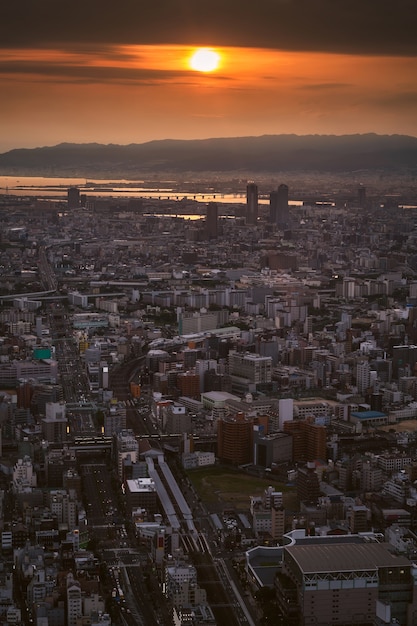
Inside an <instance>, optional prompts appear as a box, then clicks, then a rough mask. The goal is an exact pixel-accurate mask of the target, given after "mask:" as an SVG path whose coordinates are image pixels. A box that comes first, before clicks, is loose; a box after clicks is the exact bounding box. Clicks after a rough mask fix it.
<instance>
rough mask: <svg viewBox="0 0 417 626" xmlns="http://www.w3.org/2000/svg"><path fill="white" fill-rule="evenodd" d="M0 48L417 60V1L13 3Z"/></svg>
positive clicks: (5, 9) (1, 21)
mask: <svg viewBox="0 0 417 626" xmlns="http://www.w3.org/2000/svg"><path fill="white" fill-rule="evenodd" d="M2 5H3V6H2V8H1V9H0V46H1V47H3V48H7V47H31V46H39V47H43V46H49V45H52V44H56V43H61V44H66V43H74V42H80V43H85V44H100V43H114V44H154V43H157V44H164V43H172V44H193V45H194V44H196V45H217V46H255V47H258V46H259V47H264V48H277V49H286V50H310V51H333V52H344V53H364V54H391V55H411V56H416V55H417V37H416V36H415V33H416V32H417V7H416V2H415V0H396V1H394V0H379V1H376V0H257V1H256V2H254V1H253V0H154V1H153V2H146V1H145V0H119V1H118V2H114V0H71V1H70V2H67V1H66V0H13V1H6V0H5V1H4V2H3V3H2Z"/></svg>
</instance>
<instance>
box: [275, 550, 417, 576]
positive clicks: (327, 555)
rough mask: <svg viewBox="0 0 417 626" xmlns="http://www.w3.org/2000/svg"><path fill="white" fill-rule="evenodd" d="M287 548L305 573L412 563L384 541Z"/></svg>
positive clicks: (344, 570) (370, 568)
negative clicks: (394, 552)
mask: <svg viewBox="0 0 417 626" xmlns="http://www.w3.org/2000/svg"><path fill="white" fill-rule="evenodd" d="M286 550H287V551H288V552H289V553H290V554H291V556H292V557H293V559H294V560H295V561H296V563H297V564H298V566H299V568H300V570H301V571H302V572H303V573H304V574H314V573H319V572H350V571H353V570H375V569H378V568H379V567H390V566H391V567H400V566H404V567H407V566H409V565H410V561H409V560H408V559H407V558H406V557H403V556H396V555H394V554H392V552H390V551H389V550H388V547H387V544H382V543H336V544H333V543H332V544H331V545H326V544H325V543H322V544H319V545H311V544H310V545H299V544H296V545H294V546H288V547H287V548H286Z"/></svg>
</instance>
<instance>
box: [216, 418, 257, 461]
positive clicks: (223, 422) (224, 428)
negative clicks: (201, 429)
mask: <svg viewBox="0 0 417 626" xmlns="http://www.w3.org/2000/svg"><path fill="white" fill-rule="evenodd" d="M252 431H253V417H246V416H245V415H244V414H243V413H237V414H236V415H234V416H227V417H224V418H223V419H220V420H219V421H218V424H217V456H218V457H219V459H220V460H221V461H222V462H224V463H231V464H232V465H243V464H245V463H250V462H251V461H252Z"/></svg>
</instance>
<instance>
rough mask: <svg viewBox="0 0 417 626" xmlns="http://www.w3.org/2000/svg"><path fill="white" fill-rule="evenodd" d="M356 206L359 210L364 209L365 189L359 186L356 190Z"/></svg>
mask: <svg viewBox="0 0 417 626" xmlns="http://www.w3.org/2000/svg"><path fill="white" fill-rule="evenodd" d="M358 206H359V207H360V208H361V209H364V208H365V207H366V187H364V186H363V185H360V187H359V188H358Z"/></svg>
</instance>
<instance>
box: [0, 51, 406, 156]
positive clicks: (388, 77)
mask: <svg viewBox="0 0 417 626" xmlns="http://www.w3.org/2000/svg"><path fill="white" fill-rule="evenodd" d="M194 49H195V47H194V46H178V45H177V46H173V45H169V46H168V45H164V46H162V45H159V46H132V45H125V46H108V47H105V46H101V47H99V48H97V46H91V48H89V47H88V46H82V47H77V46H74V47H73V48H72V49H68V48H67V49H66V50H65V51H59V50H56V49H55V50H54V49H51V48H49V49H35V50H26V49H5V50H0V93H1V94H3V95H2V96H1V97H0V151H1V152H4V151H6V150H8V149H12V148H15V147H35V146H44V145H55V144H56V143H60V142H62V141H66V142H76V143H86V142H99V143H121V144H125V143H143V142H146V141H150V140H153V139H166V138H175V139H191V138H206V137H220V136H230V137H231V136H246V135H262V134H280V133H295V134H350V133H366V132H376V133H380V134H395V133H398V134H409V135H413V136H417V115H416V110H417V89H416V80H415V77H416V76H417V58H415V57H386V56H363V55H346V54H345V55H342V54H332V53H315V52H288V51H280V50H270V49H257V48H227V47H222V48H216V49H217V50H218V51H219V52H220V55H221V65H220V67H219V69H218V70H216V71H215V72H213V73H211V74H202V73H199V72H196V71H193V70H191V69H190V66H189V57H190V55H191V53H192V51H193V50H194Z"/></svg>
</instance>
